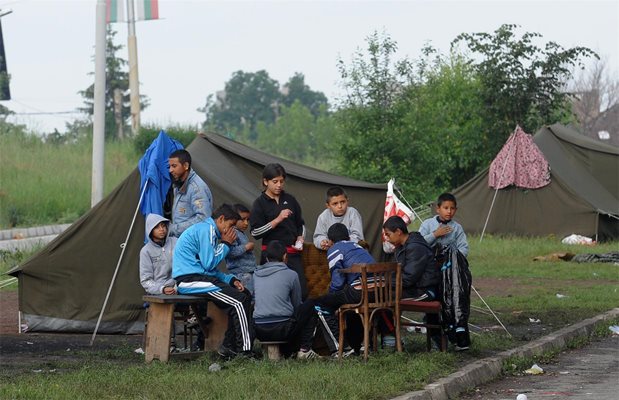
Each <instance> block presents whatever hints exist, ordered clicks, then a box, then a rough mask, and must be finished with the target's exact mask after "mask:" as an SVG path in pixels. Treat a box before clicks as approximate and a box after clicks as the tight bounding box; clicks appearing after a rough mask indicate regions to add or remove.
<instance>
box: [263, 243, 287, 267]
mask: <svg viewBox="0 0 619 400" xmlns="http://www.w3.org/2000/svg"><path fill="white" fill-rule="evenodd" d="M264 254H265V257H266V259H267V261H271V262H273V261H280V262H281V261H284V255H285V254H286V246H285V245H284V244H283V243H282V242H280V241H279V240H273V241H271V242H269V244H267V249H266V250H265V253H264Z"/></svg>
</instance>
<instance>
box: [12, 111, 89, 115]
mask: <svg viewBox="0 0 619 400" xmlns="http://www.w3.org/2000/svg"><path fill="white" fill-rule="evenodd" d="M58 114H81V112H80V111H40V112H14V113H12V114H11V115H58Z"/></svg>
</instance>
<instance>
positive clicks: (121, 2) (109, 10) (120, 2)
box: [105, 0, 127, 24]
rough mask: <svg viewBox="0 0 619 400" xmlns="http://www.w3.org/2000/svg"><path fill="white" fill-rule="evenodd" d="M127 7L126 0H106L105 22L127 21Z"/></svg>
mask: <svg viewBox="0 0 619 400" xmlns="http://www.w3.org/2000/svg"><path fill="white" fill-rule="evenodd" d="M125 8H126V6H125V0H105V9H106V13H105V22H106V23H108V24H111V23H114V22H127V18H126V17H125Z"/></svg>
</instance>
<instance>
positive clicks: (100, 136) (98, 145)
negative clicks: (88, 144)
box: [90, 0, 106, 207]
mask: <svg viewBox="0 0 619 400" xmlns="http://www.w3.org/2000/svg"><path fill="white" fill-rule="evenodd" d="M105 14H106V6H105V0H97V12H96V31H95V32H96V35H95V92H94V98H93V101H94V105H93V113H94V121H93V125H92V186H91V195H90V206H91V207H94V206H95V205H96V204H97V203H98V202H99V201H101V199H102V198H103V170H104V167H105V164H104V154H105V47H106V43H105V25H106V24H105Z"/></svg>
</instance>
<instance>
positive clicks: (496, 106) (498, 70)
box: [452, 24, 597, 154]
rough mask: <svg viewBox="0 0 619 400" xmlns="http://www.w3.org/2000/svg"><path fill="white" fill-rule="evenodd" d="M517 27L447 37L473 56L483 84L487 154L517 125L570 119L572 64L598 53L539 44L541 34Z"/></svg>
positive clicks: (533, 128)
mask: <svg viewBox="0 0 619 400" xmlns="http://www.w3.org/2000/svg"><path fill="white" fill-rule="evenodd" d="M517 27H518V26H517V25H509V24H506V25H502V26H501V27H499V28H498V29H497V30H496V31H494V34H489V33H463V34H460V35H459V36H458V37H456V39H455V40H454V41H453V42H452V49H455V48H457V46H459V45H460V44H463V45H465V46H466V47H467V48H468V49H469V50H470V51H471V52H472V55H473V56H475V57H476V58H475V59H471V61H470V62H471V64H472V65H474V66H475V68H476V70H477V72H478V73H479V77H480V79H481V83H482V87H481V93H480V94H481V97H482V100H483V103H484V110H485V113H484V114H485V117H484V118H485V129H486V130H487V132H486V133H487V134H488V135H489V138H490V143H489V144H490V146H489V147H488V150H489V151H490V154H496V152H497V151H498V150H499V148H500V147H501V146H502V144H503V143H504V141H505V140H506V138H507V137H508V136H509V134H510V133H511V132H512V131H513V129H514V127H515V126H516V124H519V125H520V126H521V127H523V129H524V130H525V131H528V132H535V131H536V130H537V129H538V128H539V127H541V126H542V125H544V124H548V123H555V122H562V121H563V122H564V121H565V120H566V119H569V118H570V112H569V106H568V102H567V93H566V92H565V90H564V89H565V85H566V82H567V81H568V80H569V79H570V78H571V76H572V72H571V67H573V66H581V67H582V61H581V60H582V59H583V58H586V57H590V56H593V57H597V55H596V54H595V52H593V51H592V50H590V49H588V48H586V47H573V48H570V49H564V48H563V47H562V46H560V45H559V44H557V43H555V42H552V41H550V42H548V43H546V45H545V46H544V47H543V48H541V47H539V46H537V45H536V44H534V43H533V41H534V40H535V39H538V38H541V37H542V35H540V34H539V33H531V32H525V33H524V34H523V35H522V36H521V37H520V38H518V37H517V36H516V34H515V32H514V31H515V30H516V28H517Z"/></svg>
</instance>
